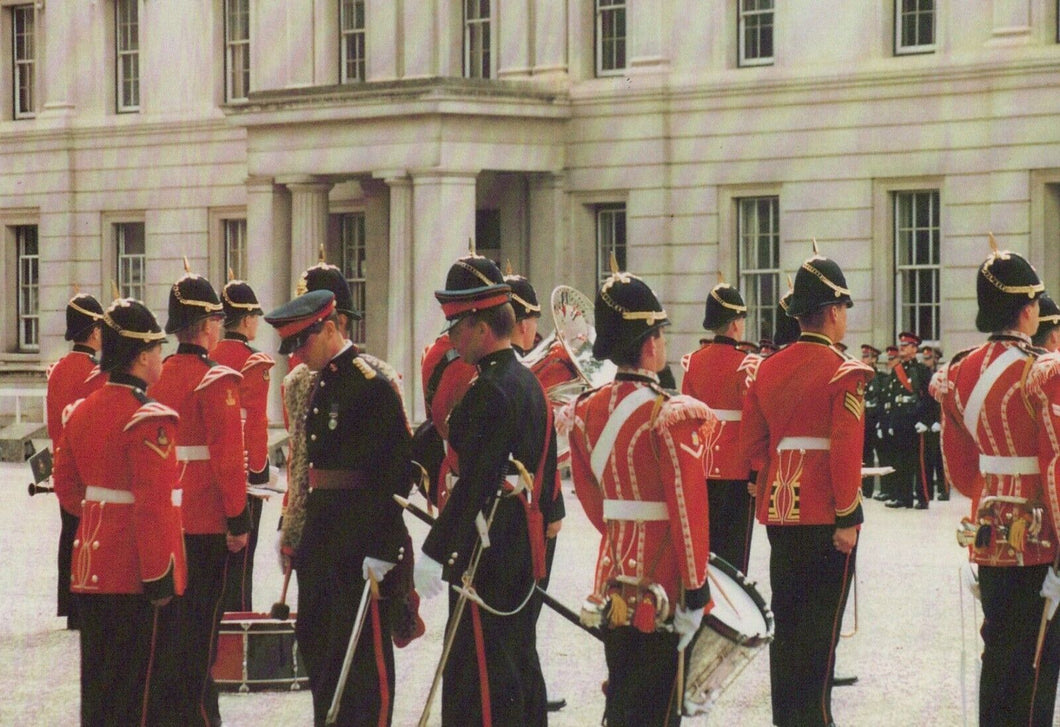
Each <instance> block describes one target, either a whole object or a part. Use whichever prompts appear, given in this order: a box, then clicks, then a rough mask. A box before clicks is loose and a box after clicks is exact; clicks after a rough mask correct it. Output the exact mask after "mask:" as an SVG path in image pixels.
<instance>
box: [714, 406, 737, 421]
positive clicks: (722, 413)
mask: <svg viewBox="0 0 1060 727" xmlns="http://www.w3.org/2000/svg"><path fill="white" fill-rule="evenodd" d="M711 411H712V412H714V416H716V417H717V418H718V421H721V422H738V421H740V420H741V419H743V412H742V411H740V410H739V409H711Z"/></svg>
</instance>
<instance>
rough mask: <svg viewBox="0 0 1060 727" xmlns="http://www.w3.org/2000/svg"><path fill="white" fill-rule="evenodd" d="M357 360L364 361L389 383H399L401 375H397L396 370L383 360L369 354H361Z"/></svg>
mask: <svg viewBox="0 0 1060 727" xmlns="http://www.w3.org/2000/svg"><path fill="white" fill-rule="evenodd" d="M358 358H362V359H364V360H365V361H366V362H367V363H368V364H369V365H370V366H371V367H372V368H373V369H375V370H376V371H377V372H378V373H380V374H382V375H383V377H384V378H385V379H386V380H387V381H389V382H390V383H392V384H397V383H400V382H401V378H402V377H401V374H399V373H398V371H397V369H395V368H394V367H393V366H391V365H390V364H389V363H387V362H386V361H384V360H383V359H381V358H378V357H376V356H373V355H372V354H370V353H361V354H360V355H359V357H358Z"/></svg>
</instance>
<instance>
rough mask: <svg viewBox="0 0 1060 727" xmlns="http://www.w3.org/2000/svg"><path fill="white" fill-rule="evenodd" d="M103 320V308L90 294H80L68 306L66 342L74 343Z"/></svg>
mask: <svg viewBox="0 0 1060 727" xmlns="http://www.w3.org/2000/svg"><path fill="white" fill-rule="evenodd" d="M102 318H103V306H101V305H100V304H99V301H98V300H96V299H95V298H93V297H92V296H91V295H89V294H88V293H79V294H78V295H75V296H74V297H73V298H71V299H70V302H69V303H67V304H66V336H65V338H66V340H67V341H73V340H74V339H75V338H79V337H80V336H81V335H82V334H84V333H86V332H87V331H88V329H89V328H91V327H92V326H94V325H96V324H97V323H99V322H100V320H101V319H102Z"/></svg>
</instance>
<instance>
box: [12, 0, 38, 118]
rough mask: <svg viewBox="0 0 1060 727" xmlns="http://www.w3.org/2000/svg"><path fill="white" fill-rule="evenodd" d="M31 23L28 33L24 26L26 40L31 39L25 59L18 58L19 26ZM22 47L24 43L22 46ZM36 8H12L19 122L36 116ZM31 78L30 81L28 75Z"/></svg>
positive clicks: (14, 102)
mask: <svg viewBox="0 0 1060 727" xmlns="http://www.w3.org/2000/svg"><path fill="white" fill-rule="evenodd" d="M20 18H21V22H22V23H25V22H26V21H27V20H28V21H29V32H28V33H27V32H25V29H24V27H23V33H22V35H23V37H28V39H29V49H28V52H27V55H26V57H23V58H20V57H19V50H20V43H19V23H20ZM21 45H22V46H23V47H24V46H25V43H23V44H21ZM38 45H39V43H38V38H37V8H36V6H35V5H33V4H26V5H14V6H12V7H11V109H12V116H13V118H15V119H16V120H21V119H33V118H36V117H37V46H38ZM27 75H28V78H26V77H25V76H27ZM23 90H24V91H25V95H26V97H27V99H28V101H27V103H26V104H25V106H24V105H23V103H22V99H21V95H22V92H23Z"/></svg>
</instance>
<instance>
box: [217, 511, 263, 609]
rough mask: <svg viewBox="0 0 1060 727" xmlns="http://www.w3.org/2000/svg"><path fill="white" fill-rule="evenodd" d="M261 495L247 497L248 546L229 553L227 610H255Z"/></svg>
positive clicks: (226, 579)
mask: <svg viewBox="0 0 1060 727" xmlns="http://www.w3.org/2000/svg"><path fill="white" fill-rule="evenodd" d="M262 503H263V500H262V499H261V498H260V497H251V496H248V497H247V509H248V511H249V512H250V532H249V533H248V536H249V537H248V539H247V547H245V548H243V550H241V551H239V552H238V553H231V552H230V553H228V564H227V568H226V576H225V599H224V610H225V611H253V610H254V605H253V595H254V553H256V552H257V550H258V529H259V526H260V525H261V507H262Z"/></svg>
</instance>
